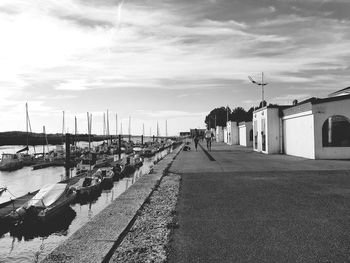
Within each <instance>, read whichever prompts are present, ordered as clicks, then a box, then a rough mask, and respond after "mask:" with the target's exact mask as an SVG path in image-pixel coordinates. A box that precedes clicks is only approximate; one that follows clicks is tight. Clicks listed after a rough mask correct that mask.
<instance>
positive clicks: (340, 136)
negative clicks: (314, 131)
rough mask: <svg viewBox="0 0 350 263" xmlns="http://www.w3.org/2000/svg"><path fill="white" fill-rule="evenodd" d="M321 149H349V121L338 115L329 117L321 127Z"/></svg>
mask: <svg viewBox="0 0 350 263" xmlns="http://www.w3.org/2000/svg"><path fill="white" fill-rule="evenodd" d="M322 145H323V147H350V121H349V119H348V118H346V117H344V116H340V115H335V116H331V117H329V118H328V119H327V120H326V121H325V122H324V123H323V126H322Z"/></svg>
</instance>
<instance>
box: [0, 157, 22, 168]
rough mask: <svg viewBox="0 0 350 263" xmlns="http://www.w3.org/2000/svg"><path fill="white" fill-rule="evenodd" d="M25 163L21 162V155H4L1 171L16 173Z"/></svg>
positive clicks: (0, 165)
mask: <svg viewBox="0 0 350 263" xmlns="http://www.w3.org/2000/svg"><path fill="white" fill-rule="evenodd" d="M23 166H24V162H23V161H22V160H21V158H20V156H19V154H16V153H3V154H2V158H1V162H0V171H14V170H18V169H21V168H22V167H23Z"/></svg>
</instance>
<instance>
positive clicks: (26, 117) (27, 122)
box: [26, 102, 29, 154]
mask: <svg viewBox="0 0 350 263" xmlns="http://www.w3.org/2000/svg"><path fill="white" fill-rule="evenodd" d="M26 133H27V154H28V150H29V149H28V143H29V136H28V103H27V102H26Z"/></svg>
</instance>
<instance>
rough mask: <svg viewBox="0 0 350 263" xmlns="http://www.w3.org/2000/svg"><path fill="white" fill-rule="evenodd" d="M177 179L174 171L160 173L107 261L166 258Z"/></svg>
mask: <svg viewBox="0 0 350 263" xmlns="http://www.w3.org/2000/svg"><path fill="white" fill-rule="evenodd" d="M180 180H181V177H180V176H179V175H177V174H173V173H169V174H167V175H165V176H164V177H163V179H162V181H161V182H160V184H159V186H158V188H157V189H156V190H155V191H154V192H153V193H152V195H151V196H150V198H149V200H148V202H147V203H146V204H145V205H144V206H143V208H142V209H141V211H140V212H139V215H138V217H137V219H136V221H135V223H134V225H133V226H132V227H131V229H130V230H129V231H128V233H127V235H126V236H125V238H124V239H123V241H122V243H121V244H120V245H119V246H118V247H117V249H116V250H115V252H114V254H113V256H112V258H111V260H110V262H166V259H167V245H168V243H169V239H170V232H171V230H172V229H173V228H176V227H177V224H176V223H175V207H176V202H177V196H178V193H179V185H180Z"/></svg>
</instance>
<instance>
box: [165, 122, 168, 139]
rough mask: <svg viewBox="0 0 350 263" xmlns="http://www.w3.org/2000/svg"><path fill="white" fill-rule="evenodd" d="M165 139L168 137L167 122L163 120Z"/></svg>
mask: <svg viewBox="0 0 350 263" xmlns="http://www.w3.org/2000/svg"><path fill="white" fill-rule="evenodd" d="M165 137H168V120H165Z"/></svg>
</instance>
